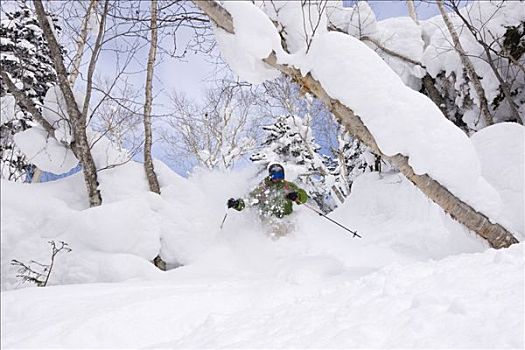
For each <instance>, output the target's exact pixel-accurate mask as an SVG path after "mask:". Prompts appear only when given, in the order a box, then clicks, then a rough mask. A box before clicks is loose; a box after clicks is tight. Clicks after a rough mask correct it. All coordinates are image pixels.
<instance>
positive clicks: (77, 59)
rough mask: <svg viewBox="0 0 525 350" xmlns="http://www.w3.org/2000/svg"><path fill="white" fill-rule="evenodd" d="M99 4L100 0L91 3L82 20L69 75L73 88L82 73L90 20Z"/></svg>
mask: <svg viewBox="0 0 525 350" xmlns="http://www.w3.org/2000/svg"><path fill="white" fill-rule="evenodd" d="M97 2H98V0H90V1H89V5H88V8H87V12H86V16H85V17H84V19H83V20H82V25H81V29H80V35H79V36H78V39H77V48H76V51H75V56H74V57H73V61H71V70H70V74H69V83H70V84H71V86H72V87H73V86H75V81H76V80H77V77H78V73H79V72H80V63H82V57H83V56H84V47H85V46H86V41H87V36H88V33H89V28H88V25H89V20H90V17H91V14H92V13H93V12H95V9H96V7H97Z"/></svg>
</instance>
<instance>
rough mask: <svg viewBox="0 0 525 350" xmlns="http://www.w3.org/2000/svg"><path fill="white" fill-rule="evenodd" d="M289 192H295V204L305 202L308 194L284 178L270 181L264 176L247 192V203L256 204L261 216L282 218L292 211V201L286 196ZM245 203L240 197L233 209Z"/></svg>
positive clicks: (238, 208) (239, 209) (240, 208)
mask: <svg viewBox="0 0 525 350" xmlns="http://www.w3.org/2000/svg"><path fill="white" fill-rule="evenodd" d="M290 192H297V195H298V196H297V199H296V200H295V203H296V204H303V203H306V201H307V200H308V195H307V194H306V191H305V190H303V189H302V188H300V187H299V186H297V185H296V184H294V183H293V182H289V181H286V180H280V181H272V180H270V178H269V177H266V178H265V179H264V180H263V181H262V182H261V183H260V184H259V186H257V187H256V188H255V189H254V190H253V191H252V192H250V194H249V197H250V198H249V205H250V206H257V207H258V209H259V213H260V214H261V215H262V216H263V217H270V216H275V217H278V218H282V217H284V216H286V215H290V214H291V213H292V211H293V208H292V201H291V200H290V199H287V198H286V195H287V194H288V193H290ZM245 206H246V204H245V203H244V200H243V199H242V198H239V200H238V204H237V206H235V207H234V209H236V210H238V211H241V210H243V209H244V208H245Z"/></svg>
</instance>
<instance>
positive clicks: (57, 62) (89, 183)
mask: <svg viewBox="0 0 525 350" xmlns="http://www.w3.org/2000/svg"><path fill="white" fill-rule="evenodd" d="M33 2H34V5H35V11H36V14H37V18H38V23H39V24H40V27H41V28H42V31H43V33H44V36H45V38H46V40H47V43H48V45H49V51H50V56H51V60H52V61H53V66H54V68H55V70H56V72H57V82H58V86H59V87H60V90H61V92H62V94H63V95H64V100H65V102H66V110H67V114H68V116H69V120H70V122H71V128H72V129H73V136H74V140H75V143H74V145H72V146H73V148H74V149H75V154H76V156H77V157H78V159H79V160H80V163H81V164H82V170H83V173H84V181H85V183H86V188H87V192H88V196H89V205H90V206H91V207H95V206H99V205H101V204H102V196H101V195H100V191H99V190H98V181H97V168H96V166H95V162H94V160H93V157H92V155H91V149H90V146H89V141H88V138H87V134H86V116H85V115H82V113H81V112H80V110H79V108H78V105H77V102H76V100H75V95H74V94H73V90H72V89H71V85H70V84H69V81H68V75H67V71H66V67H65V65H64V61H63V60H62V53H61V50H60V46H59V45H58V42H57V39H56V38H55V35H54V33H53V30H52V29H51V25H50V23H49V18H48V16H47V15H46V12H45V10H44V6H43V5H42V0H33Z"/></svg>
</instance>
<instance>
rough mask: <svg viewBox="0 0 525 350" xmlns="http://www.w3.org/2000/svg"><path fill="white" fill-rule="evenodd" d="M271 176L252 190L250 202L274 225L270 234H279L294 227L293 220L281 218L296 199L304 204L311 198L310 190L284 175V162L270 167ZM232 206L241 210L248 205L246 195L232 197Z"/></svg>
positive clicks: (228, 203) (274, 235)
mask: <svg viewBox="0 0 525 350" xmlns="http://www.w3.org/2000/svg"><path fill="white" fill-rule="evenodd" d="M268 173H269V174H268V176H267V177H266V178H265V179H264V180H263V181H262V182H261V183H260V184H259V185H258V186H257V187H256V188H255V189H254V190H253V191H252V192H250V194H249V202H248V204H249V205H250V206H256V207H258V209H259V216H260V218H261V221H262V222H263V223H264V224H265V225H266V226H267V227H268V228H269V229H270V235H271V236H272V237H275V238H278V237H281V236H284V235H286V234H287V233H288V232H290V231H291V230H293V224H292V222H291V221H289V220H284V221H283V220H281V219H283V218H284V217H287V216H289V215H290V214H291V213H292V212H293V208H292V206H293V203H296V204H304V203H306V201H307V200H308V195H307V194H306V191H305V190H303V189H302V188H300V187H299V186H297V185H296V184H294V183H293V182H289V181H286V180H285V179H284V168H283V166H282V165H281V164H277V163H275V164H272V165H270V166H269V167H268ZM227 205H228V208H233V209H235V210H237V211H241V210H243V209H244V208H245V207H246V204H245V202H244V200H243V199H242V198H238V199H235V198H230V199H229V200H228V202H227Z"/></svg>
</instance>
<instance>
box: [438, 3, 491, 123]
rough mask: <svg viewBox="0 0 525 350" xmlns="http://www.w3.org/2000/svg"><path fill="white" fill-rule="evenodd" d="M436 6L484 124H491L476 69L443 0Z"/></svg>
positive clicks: (485, 97) (486, 102) (483, 91)
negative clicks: (476, 97)
mask: <svg viewBox="0 0 525 350" xmlns="http://www.w3.org/2000/svg"><path fill="white" fill-rule="evenodd" d="M437 6H438V8H439V12H440V13H441V17H443V21H444V22H445V25H446V26H447V29H448V31H449V33H450V36H451V38H452V41H453V43H454V49H455V50H456V52H457V53H458V55H459V58H460V59H461V62H462V63H463V66H464V67H465V70H466V71H467V74H468V76H469V78H470V79H471V81H472V85H474V89H475V91H476V94H477V95H478V99H479V108H480V110H481V114H482V115H483V118H484V120H485V124H486V125H487V126H489V125H492V124H494V120H493V118H492V115H491V113H490V109H489V104H488V101H487V96H486V95H485V89H483V85H481V81H480V79H479V76H478V74H477V73H476V70H475V69H474V65H473V64H472V61H471V60H470V58H469V56H468V55H467V53H466V52H465V49H463V46H462V45H461V42H460V40H459V35H458V32H457V31H456V29H455V28H454V25H453V24H452V21H451V20H450V18H449V16H448V14H447V12H446V11H445V6H444V4H443V0H438V1H437Z"/></svg>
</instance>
